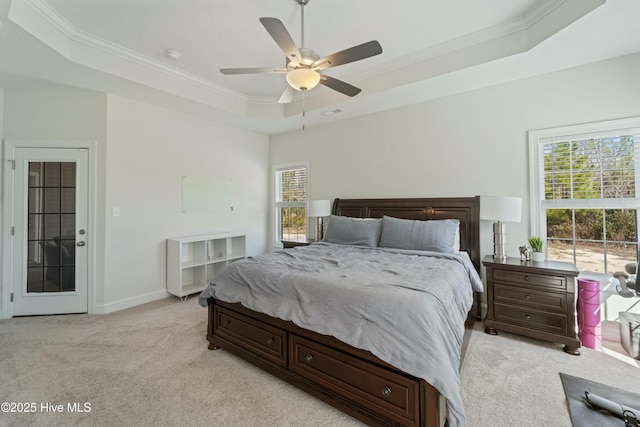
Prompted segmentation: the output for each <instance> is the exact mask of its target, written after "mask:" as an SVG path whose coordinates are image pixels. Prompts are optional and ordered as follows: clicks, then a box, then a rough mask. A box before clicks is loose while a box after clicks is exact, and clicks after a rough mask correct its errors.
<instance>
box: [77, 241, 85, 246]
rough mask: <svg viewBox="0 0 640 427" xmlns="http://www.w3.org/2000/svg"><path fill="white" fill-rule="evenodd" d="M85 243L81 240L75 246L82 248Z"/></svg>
mask: <svg viewBox="0 0 640 427" xmlns="http://www.w3.org/2000/svg"><path fill="white" fill-rule="evenodd" d="M85 244H86V243H85V242H84V241H83V240H80V241H79V242H78V243H76V245H77V246H84V245H85Z"/></svg>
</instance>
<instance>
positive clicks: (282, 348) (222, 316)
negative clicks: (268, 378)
mask: <svg viewBox="0 0 640 427" xmlns="http://www.w3.org/2000/svg"><path fill="white" fill-rule="evenodd" d="M213 326H214V329H213V333H214V334H215V335H216V336H218V337H220V338H222V339H225V340H227V341H229V342H231V343H233V344H235V345H237V346H239V347H242V348H244V349H246V350H249V351H251V352H253V353H256V354H259V355H260V356H262V357H264V358H265V359H268V360H269V361H271V362H274V363H277V364H279V365H282V366H286V365H287V351H286V343H287V332H286V331H284V330H282V329H279V328H276V327H274V326H271V325H267V324H264V323H261V322H258V321H256V320H254V319H252V318H250V317H247V316H244V315H242V314H240V313H237V312H235V311H231V310H227V309H225V308H222V307H215V309H214V325H213Z"/></svg>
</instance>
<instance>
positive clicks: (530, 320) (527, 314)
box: [494, 304, 567, 335]
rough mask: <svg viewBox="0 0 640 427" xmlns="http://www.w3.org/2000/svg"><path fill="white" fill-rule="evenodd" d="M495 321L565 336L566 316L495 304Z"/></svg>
mask: <svg viewBox="0 0 640 427" xmlns="http://www.w3.org/2000/svg"><path fill="white" fill-rule="evenodd" d="M494 310H495V319H496V320H497V321H499V322H506V323H510V324H512V325H520V326H525V327H527V328H530V329H537V330H540V331H545V332H551V333H554V334H558V335H566V334H567V316H565V315H562V314H553V313H545V312H542V311H538V310H528V309H526V308H523V307H513V306H509V305H502V304H495V305H494Z"/></svg>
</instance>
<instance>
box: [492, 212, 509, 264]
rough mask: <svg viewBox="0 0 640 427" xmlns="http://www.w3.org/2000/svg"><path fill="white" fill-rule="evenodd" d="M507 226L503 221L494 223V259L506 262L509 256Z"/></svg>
mask: <svg viewBox="0 0 640 427" xmlns="http://www.w3.org/2000/svg"><path fill="white" fill-rule="evenodd" d="M506 247H507V224H505V223H504V222H502V221H496V222H494V223H493V259H495V260H496V261H502V262H504V261H506V260H507V258H508V256H507V251H506Z"/></svg>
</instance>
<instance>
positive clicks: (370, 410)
mask: <svg viewBox="0 0 640 427" xmlns="http://www.w3.org/2000/svg"><path fill="white" fill-rule="evenodd" d="M207 340H208V341H209V348H211V349H216V348H223V349H225V350H228V351H230V352H232V353H234V354H236V355H238V356H240V357H242V358H244V359H245V360H247V361H249V362H251V363H253V364H254V365H257V366H258V367H260V368H262V369H263V370H265V371H268V372H270V373H271V374H273V375H275V376H277V377H279V378H281V379H283V380H285V381H287V382H289V383H291V384H293V385H294V386H296V387H298V388H300V389H301V390H304V391H306V392H307V393H310V394H311V395H313V396H315V397H317V398H319V399H321V400H323V401H325V402H327V403H328V404H330V405H332V406H334V407H336V408H338V409H340V410H341V411H343V412H345V413H347V414H349V415H351V416H353V417H354V418H357V419H359V420H361V421H363V422H365V423H367V424H368V425H372V426H428V427H436V426H443V425H444V422H445V418H446V412H445V411H446V409H445V406H444V399H441V398H440V394H439V393H438V391H437V390H436V389H435V388H433V387H432V386H431V385H430V384H429V383H427V382H426V381H424V380H422V379H419V378H416V377H413V376H411V375H408V374H406V373H404V372H402V371H400V370H398V369H397V368H394V367H393V366H391V365H389V364H387V363H385V362H383V361H382V360H380V359H378V358H377V357H375V356H374V355H373V354H371V353H370V352H368V351H363V350H359V349H356V348H353V347H351V346H348V345H346V344H344V343H343V342H341V341H338V340H336V339H335V338H332V337H329V336H326V335H320V334H317V333H315V332H312V331H308V330H305V329H302V328H300V327H298V326H296V325H295V324H293V323H292V322H287V321H283V320H280V319H275V318H272V317H269V316H266V315H264V314H262V313H257V312H254V311H252V310H249V309H247V308H245V307H243V306H241V305H240V304H229V303H225V302H222V301H217V300H214V299H210V300H209V323H208V330H207Z"/></svg>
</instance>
